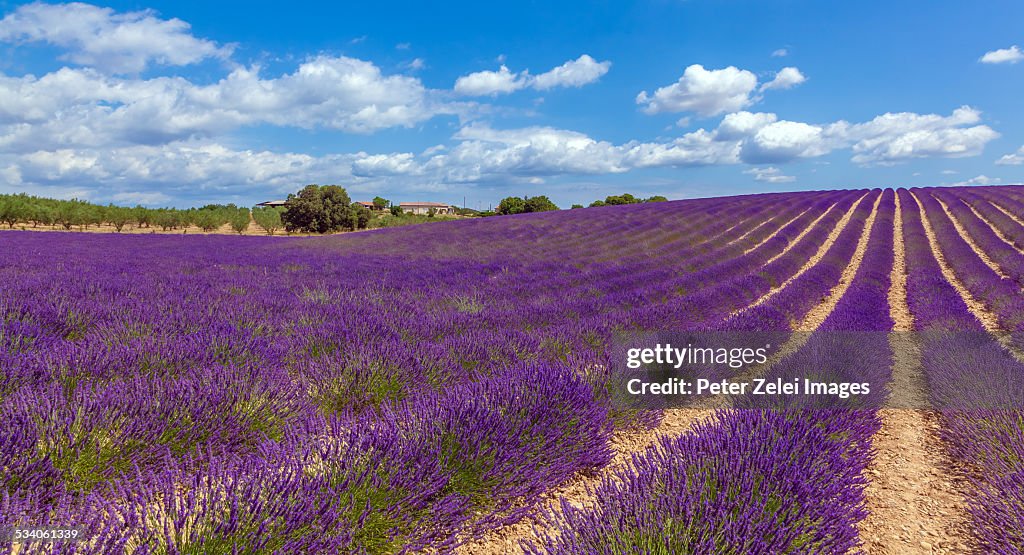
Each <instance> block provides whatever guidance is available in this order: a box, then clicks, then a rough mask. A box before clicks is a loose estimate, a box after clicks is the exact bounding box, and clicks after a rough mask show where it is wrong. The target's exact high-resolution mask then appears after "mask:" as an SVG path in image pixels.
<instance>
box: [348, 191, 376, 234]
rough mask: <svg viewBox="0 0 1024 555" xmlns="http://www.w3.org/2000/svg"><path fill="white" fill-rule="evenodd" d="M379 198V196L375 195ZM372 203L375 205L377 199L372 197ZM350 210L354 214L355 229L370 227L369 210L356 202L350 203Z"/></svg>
mask: <svg viewBox="0 0 1024 555" xmlns="http://www.w3.org/2000/svg"><path fill="white" fill-rule="evenodd" d="M377 198H380V197H377ZM373 202H374V205H376V202H377V199H373ZM352 211H353V212H354V213H355V216H356V229H366V228H367V227H370V216H371V214H370V210H369V209H368V208H367V207H365V206H363V205H362V204H359V203H358V202H356V203H353V204H352Z"/></svg>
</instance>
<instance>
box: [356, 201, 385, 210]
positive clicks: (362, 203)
mask: <svg viewBox="0 0 1024 555" xmlns="http://www.w3.org/2000/svg"><path fill="white" fill-rule="evenodd" d="M356 204H358V205H359V206H362V207H363V208H366V209H367V210H384V207H383V206H377V205H376V204H374V203H372V202H367V201H365V200H357V201H356Z"/></svg>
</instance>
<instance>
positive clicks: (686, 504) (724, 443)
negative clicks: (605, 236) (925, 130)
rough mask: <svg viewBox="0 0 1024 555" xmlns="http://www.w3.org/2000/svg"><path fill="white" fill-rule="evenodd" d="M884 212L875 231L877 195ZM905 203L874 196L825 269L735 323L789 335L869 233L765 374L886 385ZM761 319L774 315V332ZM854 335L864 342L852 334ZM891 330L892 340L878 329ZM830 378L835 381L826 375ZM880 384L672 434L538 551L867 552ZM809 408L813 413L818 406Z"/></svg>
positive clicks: (570, 511) (742, 411)
mask: <svg viewBox="0 0 1024 555" xmlns="http://www.w3.org/2000/svg"><path fill="white" fill-rule="evenodd" d="M876 199H877V201H878V213H877V217H876V219H875V221H874V224H873V226H872V228H871V229H870V230H865V229H864V225H865V223H866V220H867V219H868V214H869V213H870V212H871V210H872V207H873V205H874V204H875V201H876ZM894 206H895V205H894V195H893V193H892V191H886V192H885V193H884V194H883V195H881V197H879V196H878V195H877V194H875V195H871V197H868V198H866V199H864V200H863V201H862V202H861V203H860V204H859V206H858V209H857V211H856V212H855V217H854V218H853V219H851V221H850V223H849V224H848V227H847V228H846V229H845V230H844V231H843V232H842V233H841V234H840V237H839V239H838V240H837V241H836V242H835V243H834V245H833V246H832V247H831V248H830V249H829V250H828V252H827V253H826V255H825V257H824V258H823V259H822V261H821V262H820V263H819V264H818V265H816V266H815V267H814V268H812V270H811V271H808V272H806V273H804V274H803V275H801V276H800V277H798V278H797V279H796V280H794V282H793V283H792V287H787V288H786V289H784V290H783V291H784V294H782V293H780V294H778V295H776V296H774V297H773V298H772V299H770V300H769V301H768V302H766V303H765V304H763V305H760V306H759V307H755V308H754V309H752V310H750V311H746V312H744V313H742V314H740V315H738V316H735V317H733V318H731V319H730V320H744V319H746V318H750V320H749V322H753V323H754V324H753V325H751V324H747V323H742V322H737V324H736V326H737V327H736V328H735V329H743V330H752V329H753V330H765V331H770V330H772V329H776V330H779V331H785V330H786V329H788V327H789V322H790V321H794V320H795V321H799V320H800V319H801V318H802V317H803V315H804V314H806V313H807V312H808V311H809V310H810V308H812V307H813V306H814V305H815V304H816V303H817V302H818V301H820V299H821V298H822V297H823V294H824V295H825V296H827V295H828V294H829V292H830V291H831V290H832V289H833V288H834V287H836V286H837V285H838V284H839V280H840V274H841V273H842V271H843V269H844V268H845V267H846V266H847V263H849V261H850V260H851V259H852V258H853V254H854V250H855V248H856V246H857V243H858V239H859V237H860V236H861V234H862V233H864V232H868V233H870V235H869V237H868V250H867V253H866V255H865V258H864V261H863V264H862V265H861V266H860V268H859V269H858V271H857V273H856V275H855V278H854V281H853V283H852V284H851V285H850V287H849V289H847V290H846V292H845V294H844V295H843V296H842V298H841V299H840V300H839V302H838V304H837V305H836V307H835V309H834V310H833V311H832V312H831V314H830V315H829V316H828V317H827V318H826V319H825V321H824V323H823V324H822V325H821V326H820V327H819V328H818V330H817V331H815V333H814V334H812V335H811V336H810V337H809V338H808V339H807V341H806V343H805V344H804V345H803V346H802V347H801V348H800V349H799V350H798V351H797V352H796V353H794V354H792V355H790V356H788V357H786V358H785V359H783V360H782V361H781V362H780V363H779V364H778V365H776V366H774V367H773V368H772V369H771V371H770V373H769V374H768V375H767V376H766V377H768V378H771V379H775V378H781V379H784V380H788V379H790V378H791V377H792V376H795V375H799V376H802V377H810V376H812V375H811V374H808V372H807V371H806V370H807V368H809V367H813V368H817V369H818V370H819V371H820V373H821V374H822V375H819V376H818V377H827V378H829V379H835V380H839V381H843V380H846V381H853V380H856V381H862V380H865V379H867V380H869V381H871V382H873V383H875V384H876V385H877V384H884V383H885V382H886V381H887V380H888V377H889V371H890V366H891V352H890V349H889V345H888V341H887V335H886V333H884V332H887V331H888V330H890V329H891V327H892V320H891V318H890V316H889V307H888V301H887V298H886V296H887V292H888V288H889V273H890V269H891V267H892V233H893V215H894ZM754 312H761V313H763V314H768V315H772V319H771V320H769V322H770V323H768V324H767V325H766V326H765V327H763V328H759V327H758V325H757V324H758V323H761V322H764V319H763V318H764V317H763V316H752V315H750V314H751V313H754ZM851 330H856V331H858V332H861V333H860V334H849V333H844V332H849V331H851ZM878 332H882V333H878ZM824 374H827V376H824ZM883 398H884V395H883V394H882V390H881V388H878V389H876V393H875V394H873V395H872V396H870V397H868V398H865V399H862V400H861V401H860V404H858V405H856V406H855V407H851V408H846V409H837V408H835V406H834V404H827V405H824V407H827V408H823V407H815V406H814V403H816V402H820V401H821V400H820V399H813V398H812V399H810V401H805V402H804V403H795V404H794V405H792V406H782V407H776V408H774V409H764V408H742V407H741V408H739V409H736V410H728V411H723V412H721V413H719V415H718V416H717V417H716V418H715V419H713V420H710V421H707V422H705V423H702V424H698V425H697V426H696V427H695V428H694V429H693V430H691V431H690V432H688V433H686V434H684V435H682V436H679V437H675V438H665V439H663V440H662V441H660V443H658V444H657V445H656V446H654V447H653V448H651V449H650V450H649V451H647V452H646V453H643V454H642V455H638V456H634V458H633V461H632V464H631V465H630V466H629V467H628V468H627V469H626V470H624V471H622V472H619V473H618V474H617V475H615V476H612V477H609V478H607V479H605V480H604V481H603V483H602V484H601V485H600V486H599V488H598V489H597V491H596V496H597V503H596V507H595V508H593V509H580V508H577V507H575V506H573V505H571V504H569V503H563V504H562V505H561V507H559V508H558V509H557V510H553V511H550V512H549V514H548V518H549V520H550V521H551V522H552V524H553V527H552V531H551V532H550V533H547V534H545V535H544V536H543V537H542V540H541V541H540V542H539V543H532V542H528V543H527V544H526V546H525V547H526V549H527V551H529V552H533V553H634V552H635V553H823V552H828V553H841V552H847V551H850V550H852V549H854V548H855V547H856V546H857V545H858V538H857V531H856V523H857V522H858V521H859V520H860V519H861V518H863V516H864V512H863V508H862V507H863V494H862V487H863V485H864V480H863V478H862V471H863V470H864V469H865V467H866V465H867V463H868V461H869V459H870V438H871V436H872V435H873V433H874V432H875V431H876V430H877V428H878V425H879V422H878V419H877V417H876V415H875V411H874V409H875V408H877V407H878V406H880V404H881V402H882V400H883ZM807 402H809V403H811V404H810V405H808V404H806V403H807Z"/></svg>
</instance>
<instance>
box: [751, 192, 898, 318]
mask: <svg viewBox="0 0 1024 555" xmlns="http://www.w3.org/2000/svg"><path fill="white" fill-rule="evenodd" d="M869 194H870V193H865V194H864V196H862V197H860V198H859V199H857V202H855V203H853V206H851V207H850V209H849V210H847V211H846V214H843V217H842V218H840V219H839V222H838V223H836V227H835V228H833V229H832V232H831V233H829V234H828V237H827V238H826V239H825V242H823V243H822V244H821V246H820V247H818V251H817V252H816V253H814V256H812V257H810V258H809V259H807V263H806V264H804V265H803V266H802V267H801V268H800V270H798V271H797V272H796V273H795V274H793V275H792V276H789V278H788V279H787V280H786V281H784V282H782V283H781V284H780V285H779V286H778V287H773V288H772V289H771V290H769V291H768V292H767V293H765V294H764V295H762V296H761V298H759V299H757V300H756V301H754V302H752V303H750V304H749V305H747V306H745V307H743V308H741V309H739V310H737V311H736V312H734V313H733V314H732V315H733V316H736V315H737V314H742V313H743V312H746V311H747V310H750V309H751V308H754V307H756V306H758V305H761V304H763V303H764V302H766V301H767V300H768V299H770V298H772V297H774V296H775V295H777V294H778V293H779V291H782V290H783V289H785V288H786V287H788V286H789V284H790V283H793V281H794V280H795V279H797V278H798V277H800V276H802V275H803V274H804V273H805V272H807V270H810V269H811V268H813V267H814V265H815V264H817V263H818V262H821V259H822V258H824V257H825V253H827V252H828V250H829V249H830V248H832V245H833V244H834V243H835V242H836V240H837V239H839V235H840V234H841V233H842V232H843V230H844V229H846V225H847V224H848V223H850V220H851V219H852V218H853V214H854V212H856V211H857V207H858V206H860V203H862V202H864V199H865V198H867V196H868V195H869ZM879 198H881V195H879ZM832 208H835V205H833V206H832ZM832 208H829V211H831V210H832ZM876 208H877V201H876ZM827 213H828V212H825V214H827ZM825 214H822V215H821V217H820V218H818V219H817V220H814V223H812V224H811V225H809V226H807V229H805V230H803V231H802V232H801V233H800V235H798V236H797V237H796V239H794V240H793V242H792V243H790V244H789V245H788V246H787V248H786V249H785V250H783V251H782V252H781V253H779V254H777V255H775V256H774V257H772V259H771V260H769V261H768V262H765V266H767V265H768V264H771V263H772V262H774V261H775V260H777V259H778V258H779V257H780V256H782V255H783V254H785V253H787V252H789V250H790V249H792V248H793V246H794V245H796V244H797V243H798V242H799V241H800V240H801V239H803V238H804V236H805V235H807V234H808V233H810V231H811V229H812V228H813V227H814V225H815V224H817V223H818V222H819V221H820V220H821V218H824V217H825ZM872 214H874V212H872ZM797 331H804V328H802V327H801V328H798V329H797Z"/></svg>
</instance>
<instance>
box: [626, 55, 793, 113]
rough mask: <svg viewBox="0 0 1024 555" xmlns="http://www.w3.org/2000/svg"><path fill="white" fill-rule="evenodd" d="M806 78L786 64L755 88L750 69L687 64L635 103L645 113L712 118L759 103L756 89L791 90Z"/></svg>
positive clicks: (642, 94) (642, 92)
mask: <svg viewBox="0 0 1024 555" xmlns="http://www.w3.org/2000/svg"><path fill="white" fill-rule="evenodd" d="M806 80H807V77H805V76H804V74H803V73H801V72H800V70H799V69H797V68H795V67H785V68H782V69H781V70H779V72H778V73H776V74H775V77H774V78H773V79H772V80H771V81H768V82H766V83H764V84H762V85H761V87H760V88H758V81H757V76H756V75H754V73H753V72H750V71H747V70H745V69H739V68H737V67H735V66H729V67H726V68H724V69H705V68H704V66H702V65H700V64H694V65H691V66H689V67H687V68H686V69H685V70H684V71H683V75H682V76H681V77H680V78H679V80H678V81H676V82H675V83H672V84H671V85H666V86H664V87H660V88H658V89H656V90H655V91H654V92H653V93H650V94H649V93H648V92H647V91H641V92H640V94H638V95H637V97H636V103H637V104H640V105H641V106H643V111H644V112H646V113H648V114H660V113H663V112H671V113H675V112H694V113H696V114H697V115H700V116H703V117H711V116H717V115H719V114H726V113H731V112H737V111H739V110H742V109H744V108H746V107H748V106H750V105H752V104H754V103H755V102H758V101H759V100H760V97H759V96H758V95H757V93H758V92H764V91H768V90H772V89H778V90H782V89H791V88H793V87H795V86H797V85H799V84H801V83H803V82H804V81H806Z"/></svg>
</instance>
